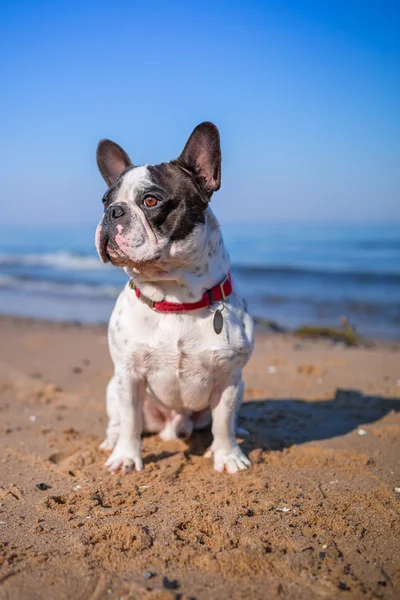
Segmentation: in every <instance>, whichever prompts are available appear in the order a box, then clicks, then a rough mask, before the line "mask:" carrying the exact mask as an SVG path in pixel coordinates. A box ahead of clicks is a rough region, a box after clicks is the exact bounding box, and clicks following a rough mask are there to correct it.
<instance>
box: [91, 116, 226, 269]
mask: <svg viewBox="0 0 400 600" xmlns="http://www.w3.org/2000/svg"><path fill="white" fill-rule="evenodd" d="M97 164H98V166H99V169H100V172H101V174H102V175H103V177H104V179H105V181H106V183H107V184H108V186H109V189H108V190H107V192H106V193H105V195H104V198H103V202H104V208H105V212H104V215H103V218H102V220H101V222H100V224H99V226H98V228H97V232H96V247H97V251H98V253H99V255H100V257H101V259H102V260H103V262H108V261H111V262H112V263H113V264H115V265H117V266H122V267H133V268H135V269H137V270H142V269H145V268H146V266H148V265H154V264H158V263H160V264H163V263H164V264H165V263H167V264H169V265H170V264H171V261H172V262H174V261H175V265H174V266H178V263H179V261H181V262H182V264H184V262H185V260H187V259H190V256H186V257H185V256H184V254H185V249H186V251H187V252H189V248H190V247H192V248H193V244H190V243H187V242H189V241H190V239H191V238H194V239H193V241H195V242H196V245H197V244H198V243H201V238H202V233H204V231H203V230H204V223H205V218H204V211H205V209H206V207H207V204H208V202H209V200H210V198H211V195H212V193H213V192H214V191H216V190H218V189H219V187H220V173H221V151H220V144H219V133H218V130H217V128H216V127H215V125H213V124H212V123H202V124H201V125H198V126H197V127H196V129H195V130H194V131H193V133H192V135H191V136H190V138H189V140H188V142H187V144H186V146H185V148H184V150H183V152H182V154H181V155H180V156H179V158H178V159H176V160H174V161H172V162H169V163H162V164H159V165H155V166H150V165H147V166H145V167H135V166H133V165H132V163H131V161H130V159H129V157H128V155H127V154H126V153H125V151H124V150H123V149H122V148H121V147H120V146H118V145H117V144H115V143H114V142H111V141H109V140H102V141H101V142H100V143H99V146H98V149H97Z"/></svg>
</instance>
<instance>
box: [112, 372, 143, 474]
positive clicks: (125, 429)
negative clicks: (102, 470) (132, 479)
mask: <svg viewBox="0 0 400 600" xmlns="http://www.w3.org/2000/svg"><path fill="white" fill-rule="evenodd" d="M115 385H116V391H117V394H118V402H119V413H120V430H119V438H118V442H117V444H116V446H115V448H114V450H113V452H112V454H111V455H110V457H109V458H108V460H107V462H106V466H107V467H108V468H109V470H110V471H111V472H112V473H116V472H117V471H121V473H123V474H125V473H127V472H128V471H131V470H132V469H133V468H134V467H135V468H136V470H137V471H141V470H142V468H143V463H142V458H141V449H142V441H141V436H142V428H143V401H144V394H145V381H144V380H143V379H139V378H137V376H136V375H134V374H133V373H132V372H131V370H130V369H129V368H127V367H124V368H120V369H118V370H116V372H115Z"/></svg>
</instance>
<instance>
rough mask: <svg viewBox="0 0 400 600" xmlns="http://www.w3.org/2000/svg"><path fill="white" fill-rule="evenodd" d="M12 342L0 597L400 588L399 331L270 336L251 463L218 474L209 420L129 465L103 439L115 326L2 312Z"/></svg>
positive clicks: (4, 355) (3, 358)
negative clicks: (113, 463)
mask: <svg viewBox="0 0 400 600" xmlns="http://www.w3.org/2000/svg"><path fill="white" fill-rule="evenodd" d="M0 339H1V345H0V402H1V404H0V407H1V433H2V435H1V462H0V468H1V473H0V482H1V487H0V522H1V524H0V532H1V533H0V540H1V542H0V546H1V557H0V561H1V562H0V582H1V584H0V598H1V599H2V600H3V599H4V600H5V599H7V600H11V599H13V600H14V599H21V600H28V599H29V600H36V599H38V600H39V599H42V598H46V599H53V598H54V599H64V598H65V599H71V600H72V599H73V600H77V599H79V600H81V599H82V600H83V599H90V600H95V599H96V600H100V599H106V598H107V599H108V598H111V599H114V598H115V599H118V600H120V599H122V598H123V599H128V598H136V599H145V600H146V599H152V600H161V599H162V600H164V599H165V600H169V599H176V600H178V599H181V600H189V598H192V599H194V598H196V599H198V600H208V599H219V600H221V599H224V598H231V599H247V598H251V599H253V600H258V599H259V600H263V599H266V598H285V599H293V600H302V599H304V600H306V599H307V600H308V599H310V598H326V599H332V598H333V599H334V598H384V599H385V598H387V599H392V598H393V599H395V598H398V597H399V596H400V561H399V539H400V538H399V533H400V522H399V507H400V493H396V492H395V488H399V487H400V412H399V411H400V344H396V343H389V342H388V343H383V342H380V343H378V342H376V343H369V344H368V345H366V346H363V347H357V348H347V347H344V346H343V345H342V344H334V343H332V342H330V341H323V340H322V341H314V340H302V339H299V338H294V337H292V336H285V335H266V334H262V333H260V334H258V336H257V340H256V348H255V352H254V356H253V358H252V360H251V362H250V364H249V365H248V367H247V368H246V370H245V383H246V401H245V403H244V405H243V406H242V409H241V412H240V419H239V424H240V425H241V426H242V427H244V428H246V429H247V430H248V431H249V432H250V435H249V436H248V437H245V438H241V441H242V446H243V449H244V450H245V451H246V452H247V453H248V454H249V456H250V458H251V460H252V462H253V465H252V467H251V469H250V470H249V471H248V472H245V473H240V474H239V475H237V476H230V475H228V474H226V473H225V474H218V473H216V472H215V471H213V469H212V464H211V461H210V460H207V459H205V458H203V456H202V455H203V453H204V451H205V449H206V448H207V447H208V445H209V444H210V439H211V436H210V433H209V432H202V433H197V434H195V435H194V436H193V438H192V439H191V440H190V443H186V442H182V441H177V442H168V443H166V442H161V441H160V440H159V439H158V437H156V436H146V437H145V438H144V452H143V454H144V463H145V468H144V471H143V472H141V473H132V474H130V475H127V476H126V477H122V476H111V475H110V474H108V472H107V471H106V469H105V468H104V461H105V457H106V455H105V454H104V453H102V452H101V451H100V450H99V449H98V446H99V444H100V442H101V441H102V439H103V436H104V431H105V425H106V414H105V406H104V390H105V386H106V383H107V381H108V378H109V377H110V375H111V373H112V365H111V361H110V358H109V354H108V346H107V338H106V329H105V328H103V327H97V326H80V325H66V324H65V325H64V324H52V323H45V322H39V321H29V320H22V319H13V318H1V319H0ZM40 484H45V485H40ZM38 486H39V487H38ZM40 488H45V489H40Z"/></svg>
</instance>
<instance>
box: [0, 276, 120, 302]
mask: <svg viewBox="0 0 400 600" xmlns="http://www.w3.org/2000/svg"><path fill="white" fill-rule="evenodd" d="M0 289H3V290H7V289H8V290H14V291H20V292H25V293H30V294H46V295H49V294H50V295H57V296H63V297H66V296H69V297H72V296H81V297H86V298H115V297H116V296H117V295H118V294H119V292H120V291H121V286H113V285H84V284H81V283H74V284H66V283H57V282H51V281H34V280H30V279H21V278H18V277H9V276H7V275H0Z"/></svg>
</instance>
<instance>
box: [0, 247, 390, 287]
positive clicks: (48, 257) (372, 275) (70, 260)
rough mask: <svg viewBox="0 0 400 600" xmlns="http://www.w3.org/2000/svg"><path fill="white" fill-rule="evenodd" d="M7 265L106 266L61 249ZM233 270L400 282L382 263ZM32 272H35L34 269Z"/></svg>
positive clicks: (5, 258) (236, 268)
mask: <svg viewBox="0 0 400 600" xmlns="http://www.w3.org/2000/svg"><path fill="white" fill-rule="evenodd" d="M1 267H4V268H6V269H7V273H10V272H12V268H13V267H15V268H17V269H18V268H23V267H31V268H32V270H34V269H35V268H39V269H40V268H43V267H45V268H48V269H54V270H56V271H101V270H103V272H104V269H105V266H104V265H103V264H102V263H101V261H100V259H99V258H98V257H97V256H94V255H87V254H77V253H74V252H68V251H60V252H54V253H45V254H0V269H1ZM232 271H233V273H237V274H238V275H241V276H257V277H260V276H261V277H262V276H265V277H268V276H269V277H271V276H274V277H282V278H283V277H287V276H290V277H292V278H301V277H315V278H318V277H319V278H321V279H324V280H327V279H329V280H335V281H336V280H339V279H340V280H342V281H343V280H352V281H357V282H372V283H374V282H376V283H382V282H389V283H400V271H397V270H389V269H388V270H385V269H384V267H383V266H382V267H381V268H380V269H379V270H376V271H372V270H363V269H358V270H357V269H353V270H351V269H349V268H343V269H342V268H340V267H339V268H338V267H334V266H329V265H326V266H324V267H315V266H311V265H307V264H304V265H300V264H297V265H296V264H293V265H288V264H264V265H256V264H253V265H252V264H247V263H236V264H235V263H234V264H233V265H232ZM32 274H33V271H32Z"/></svg>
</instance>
